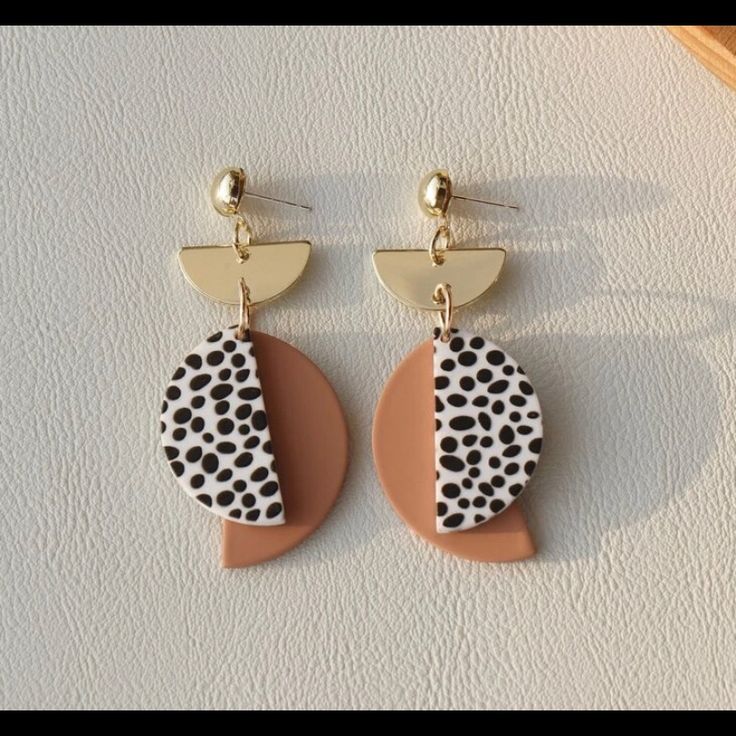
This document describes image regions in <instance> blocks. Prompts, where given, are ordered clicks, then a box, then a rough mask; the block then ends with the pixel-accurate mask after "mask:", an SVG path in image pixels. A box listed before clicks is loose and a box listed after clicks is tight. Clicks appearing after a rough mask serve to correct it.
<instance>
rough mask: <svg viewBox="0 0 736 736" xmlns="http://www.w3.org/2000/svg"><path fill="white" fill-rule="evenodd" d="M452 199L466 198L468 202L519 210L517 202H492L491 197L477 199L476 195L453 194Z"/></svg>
mask: <svg viewBox="0 0 736 736" xmlns="http://www.w3.org/2000/svg"><path fill="white" fill-rule="evenodd" d="M452 199H464V200H465V201H466V202H478V203H480V204H490V205H492V206H493V207H506V208H508V209H510V210H518V209H519V208H518V207H517V206H516V205H515V204H503V203H501V202H492V201H491V200H490V199H476V198H475V197H464V196H462V195H460V194H453V195H452Z"/></svg>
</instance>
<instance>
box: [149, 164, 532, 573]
mask: <svg viewBox="0 0 736 736" xmlns="http://www.w3.org/2000/svg"><path fill="white" fill-rule="evenodd" d="M211 197H212V203H213V205H214V207H215V209H216V210H217V211H218V212H219V213H220V214H221V215H223V216H226V217H228V218H230V219H231V220H232V222H233V236H232V241H231V243H229V244H224V245H206V246H190V247H185V248H182V249H181V250H180V252H179V264H180V266H181V269H182V271H183V273H184V275H185V276H186V278H187V280H188V281H189V282H190V283H191V284H192V285H193V286H194V287H195V288H196V289H197V290H199V291H200V292H201V293H202V294H204V295H205V296H207V297H210V298H212V299H215V300H217V301H220V302H224V303H227V304H233V305H238V307H239V313H238V314H239V319H238V322H237V324H234V325H232V326H230V327H227V328H225V329H222V330H219V331H217V332H215V333H214V334H212V335H210V336H209V337H207V338H206V339H205V340H204V341H203V342H202V343H200V345H198V346H197V347H196V348H194V350H192V351H191V352H190V353H189V354H188V355H187V357H186V358H185V359H184V361H183V363H182V364H181V365H180V366H179V367H178V368H177V369H176V371H175V372H174V374H173V377H172V379H171V381H170V383H169V385H168V387H167V389H166V397H165V399H164V402H163V406H162V410H161V435H162V443H163V446H164V450H165V452H166V457H167V459H168V461H169V466H170V467H171V470H172V472H173V473H174V475H175V476H176V478H177V481H178V482H179V484H180V486H181V487H182V488H183V490H184V491H185V492H186V493H187V494H188V495H189V496H191V497H192V498H194V499H196V500H197V501H198V502H199V504H200V505H201V506H203V507H204V508H206V509H208V510H209V511H211V512H212V513H215V514H216V515H218V516H220V517H221V518H222V520H223V522H222V523H223V543H222V565H223V566H224V567H244V566H247V565H252V564H256V563H259V562H262V561H265V560H267V559H271V558H273V557H276V556H278V555H280V554H283V553H284V552H286V551H287V550H289V549H291V548H292V547H294V546H296V545H297V544H299V543H300V542H301V541H303V540H304V539H305V538H306V537H307V536H309V535H310V534H311V533H312V532H313V531H314V530H315V529H316V528H317V527H318V526H319V524H320V523H321V522H322V521H323V519H324V518H325V517H326V516H327V514H328V513H329V511H330V509H331V507H332V506H333V504H334V502H335V501H336V499H337V496H338V495H339V493H340V490H341V487H342V484H343V481H344V477H345V473H346V470H347V465H348V432H347V425H346V422H345V418H344V415H343V411H342V408H341V406H340V402H339V400H338V398H337V396H336V394H335V392H334V390H333V389H332V387H331V386H330V384H329V382H328V380H327V379H326V378H325V377H324V375H323V374H322V373H321V372H320V370H319V369H318V368H317V367H316V366H315V365H314V364H313V363H312V362H311V361H310V360H309V359H308V358H307V357H306V356H304V355H303V354H302V353H301V352H299V351H298V350H297V349H296V348H294V347H293V346H291V345H289V344H287V343H285V342H283V341H281V340H279V339H277V338H275V337H272V336H271V335H267V334H265V333H262V332H256V331H254V330H252V329H251V310H252V308H253V307H255V306H256V305H258V304H261V303H263V302H266V301H269V300H271V299H274V298H276V297H277V296H279V295H280V294H282V293H283V292H284V291H286V289H288V288H289V286H291V285H292V284H293V283H294V282H295V281H296V280H298V278H299V277H300V276H301V274H302V273H303V271H304V269H305V267H306V265H307V261H308V260H309V255H310V251H311V244H310V243H309V242H308V241H288V242H258V243H256V242H254V240H253V234H252V230H251V227H250V225H249V223H248V222H247V220H246V219H245V217H244V216H243V214H242V202H243V199H244V198H245V197H257V198H262V199H268V200H271V201H276V202H281V203H283V204H287V205H291V206H296V207H302V208H304V209H309V208H308V207H306V206H304V205H298V204H296V203H294V202H288V201H285V200H277V199H275V198H273V197H266V196H265V195H260V194H255V193H253V192H250V191H248V190H247V189H246V178H245V174H244V172H243V170H242V169H226V170H225V171H223V172H221V173H220V174H219V175H218V176H217V177H216V178H215V181H214V183H213V186H212V192H211ZM454 199H469V200H471V201H478V202H482V203H485V204H492V205H497V206H510V205H500V204H499V203H497V202H490V201H488V200H477V199H473V198H470V197H464V196H461V195H457V194H454V193H453V190H452V182H451V180H450V178H449V176H448V174H447V172H446V171H442V170H438V171H434V172H432V173H431V174H429V175H428V176H427V177H425V178H424V180H423V181H422V183H421V185H420V189H419V202H420V206H421V208H422V209H423V211H424V212H425V213H426V214H427V215H429V216H431V217H434V218H436V219H437V228H436V230H435V233H434V236H433V237H432V239H431V241H430V244H429V247H428V248H427V249H419V250H381V251H376V252H375V253H374V254H373V264H374V267H375V270H376V273H377V275H378V278H379V280H380V281H381V283H382V284H383V286H384V287H385V288H386V290H387V291H388V292H389V293H390V294H391V295H392V296H394V297H395V298H396V299H398V300H399V301H401V302H402V303H404V304H406V305H408V306H410V307H413V308H415V309H420V310H425V311H430V312H433V313H436V314H438V316H439V327H436V328H435V329H434V332H433V335H432V338H431V339H430V340H428V341H426V342H425V343H422V344H421V345H419V346H418V347H417V348H416V349H415V350H414V351H413V352H412V353H410V354H409V355H408V356H407V357H406V358H405V359H404V360H403V361H402V363H401V364H400V365H399V366H398V367H397V369H396V370H395V372H394V373H393V375H392V376H391V378H390V379H389V381H388V382H387V384H386V387H385V390H384V393H383V395H382V397H381V400H380V402H379V404H378V407H377V409H376V414H375V418H374V424H373V451H374V457H375V462H376V467H377V470H378V474H379V477H380V479H381V483H382V485H383V486H384V489H385V491H386V494H387V495H388V497H389V499H390V501H391V502H392V504H393V505H394V508H395V509H396V510H397V512H398V513H399V515H400V516H401V517H402V518H403V519H404V520H405V521H406V522H407V523H408V524H409V525H410V526H411V527H412V528H413V529H414V530H415V531H416V532H418V533H419V534H420V535H421V536H423V537H424V538H426V539H427V540H428V541H430V542H431V543H433V544H435V545H436V546H438V547H441V548H443V549H445V550H446V551H449V552H451V553H453V554H456V555H458V556H461V557H465V558H468V559H473V560H479V561H507V560H515V559H523V558H525V557H528V556H530V555H532V554H533V553H534V547H533V544H532V542H531V539H530V537H529V534H528V532H527V529H526V525H525V523H524V519H523V516H522V515H521V513H520V511H519V509H518V506H512V504H513V502H514V501H515V500H516V498H517V497H518V496H519V494H520V493H521V491H522V490H523V489H524V487H525V485H526V484H527V482H528V480H529V478H530V476H531V475H532V473H533V471H534V469H535V467H536V463H537V460H538V456H539V453H540V451H541V444H542V418H541V409H540V406H539V400H538V398H537V396H536V394H535V392H534V389H533V388H532V386H531V383H530V382H529V380H528V378H527V376H526V374H525V373H524V371H523V370H522V369H521V367H520V366H519V365H518V364H517V363H516V361H515V360H514V359H513V358H512V357H511V356H509V355H508V353H506V352H505V351H504V350H502V349H501V348H500V347H498V346H497V345H495V344H494V343H492V342H491V341H490V340H488V339H487V338H484V337H481V336H478V335H474V334H471V333H469V332H467V331H465V330H461V329H459V328H457V327H455V326H454V317H455V312H456V310H457V309H458V308H459V307H462V306H464V305H466V304H469V303H470V302H473V301H475V300H476V299H478V298H480V297H481V296H482V295H483V294H484V293H485V292H486V291H487V290H488V289H489V288H490V287H491V286H492V285H493V283H494V282H495V281H496V279H497V277H498V275H499V273H500V271H501V268H502V266H503V263H504V260H505V251H503V250H502V249H500V248H455V247H454V245H455V242H454V237H453V233H452V229H451V225H450V218H449V211H450V205H451V203H452V201H453V200H454ZM502 512H503V513H502ZM496 517H498V518H496Z"/></svg>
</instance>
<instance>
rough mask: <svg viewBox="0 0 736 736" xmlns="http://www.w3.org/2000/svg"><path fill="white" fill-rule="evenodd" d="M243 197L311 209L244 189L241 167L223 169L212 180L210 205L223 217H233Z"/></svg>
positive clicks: (307, 206) (310, 209)
mask: <svg viewBox="0 0 736 736" xmlns="http://www.w3.org/2000/svg"><path fill="white" fill-rule="evenodd" d="M243 197H252V198H253V199H265V200H267V201H268V202H278V203H279V204H284V205H286V206H287V207H299V208H300V209H302V210H307V211H308V212H311V211H312V208H311V207H310V206H309V205H306V204H299V203H298V202H291V201H289V200H288V199H278V198H277V197H269V196H267V195H265V194H258V193H257V192H251V191H248V190H247V189H246V178H245V171H243V169H241V168H227V169H223V170H222V171H221V172H220V173H219V174H217V176H216V177H215V178H214V181H213V182H212V189H211V190H210V198H211V199H212V206H213V207H214V208H215V209H216V210H217V211H218V212H219V213H220V214H221V215H223V216H224V217H233V216H234V215H237V214H238V213H239V210H240V205H241V203H242V201H243Z"/></svg>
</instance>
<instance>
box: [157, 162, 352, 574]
mask: <svg viewBox="0 0 736 736" xmlns="http://www.w3.org/2000/svg"><path fill="white" fill-rule="evenodd" d="M247 195H248V193H247V192H246V190H245V175H244V173H243V171H242V170H241V169H227V170H225V171H223V172H222V173H221V174H219V175H218V177H217V178H216V179H215V183H214V185H213V189H212V199H213V204H214V206H215V208H216V209H217V211H218V212H219V213H220V214H222V215H225V216H228V217H231V218H233V219H234V221H235V232H234V238H233V242H232V243H231V244H225V245H205V246H193V247H186V248H183V249H182V250H181V251H180V253H179V264H180V266H181V269H182V272H183V273H184V275H185V276H186V278H187V280H188V281H189V282H190V283H191V284H192V285H193V286H194V287H195V288H196V289H197V290H198V291H199V292H201V293H202V294H204V295H205V296H208V297H210V298H212V299H215V300H217V301H221V302H225V303H228V304H239V307H240V319H239V322H238V324H237V325H235V326H232V327H228V328H226V329H222V330H219V331H217V332H215V333H214V334H211V335H210V336H209V337H208V338H206V339H205V340H203V341H202V342H201V343H200V344H199V345H198V346H197V347H196V348H194V349H193V350H192V351H191V352H189V354H188V355H187V356H186V358H184V360H183V361H182V363H181V364H180V365H179V367H178V368H176V370H175V371H174V373H173V375H172V378H171V380H170V382H169V384H168V386H167V388H166V392H165V398H164V401H163V404H162V408H161V417H160V428H161V442H162V445H163V448H164V452H165V454H166V459H167V460H168V463H169V467H170V468H171V471H172V473H173V474H174V476H175V478H176V481H177V483H178V485H179V486H180V487H181V489H182V490H183V491H184V492H185V493H186V495H187V496H189V497H190V498H192V499H194V500H195V501H196V502H197V503H198V505H199V507H200V508H202V509H204V510H206V511H209V512H210V513H211V514H215V515H216V516H218V517H220V519H221V520H222V560H221V561H222V566H223V567H245V566H248V565H254V564H257V563H259V562H263V561H265V560H268V559H271V558H273V557H277V556H279V555H281V554H283V553H284V552H286V551H287V550H289V549H291V548H292V547H295V546H296V545H297V544H299V543H300V542H302V541H303V540H304V539H306V538H307V537H308V536H309V535H310V534H311V533H312V532H314V530H315V529H316V528H317V527H318V526H319V525H320V523H321V522H322V521H323V520H324V518H325V517H326V516H327V514H328V513H329V511H330V509H331V508H332V505H333V504H334V502H335V501H336V499H337V496H338V494H339V492H340V490H341V487H342V483H343V480H344V477H345V472H346V470H347V460H348V439H347V426H346V423H345V418H344V416H343V412H342V407H341V406H340V402H339V400H338V398H337V396H336V395H335V392H334V390H333V389H332V387H331V386H330V384H329V382H328V381H327V379H326V378H325V376H324V375H323V374H322V373H321V372H320V370H319V369H318V368H317V366H315V365H314V363H312V362H311V361H310V360H309V359H308V358H306V357H305V356H304V355H302V353H300V352H299V351H298V350H297V349H296V348H294V347H293V346H291V345H288V344H287V343H285V342H283V341H281V340H278V339H277V338H275V337H272V336H270V335H266V334H265V333H262V332H256V331H253V330H252V329H251V311H252V308H253V307H254V306H256V305H257V304H260V303H262V302H265V301H268V300H270V299H273V298H275V297H276V296H278V295H280V294H281V293H282V292H283V291H285V290H286V289H287V288H288V287H289V286H290V285H291V284H292V283H293V282H294V281H295V280H296V279H298V278H299V276H300V275H301V273H302V272H303V270H304V268H305V265H306V263H307V260H308V258H309V253H310V250H311V244H310V243H309V242H308V241H293V242H274V243H253V242H251V232H250V228H249V226H248V224H247V223H246V221H245V219H244V218H243V216H242V214H240V210H239V208H240V204H241V199H242V197H244V196H247Z"/></svg>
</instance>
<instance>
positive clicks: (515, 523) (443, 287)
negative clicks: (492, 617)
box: [373, 170, 542, 562]
mask: <svg viewBox="0 0 736 736" xmlns="http://www.w3.org/2000/svg"><path fill="white" fill-rule="evenodd" d="M454 199H465V200H469V201H475V202H481V203H483V204H489V205H494V206H501V207H512V206H511V205H503V204H500V203H498V202H492V201H489V200H479V199H474V198H471V197H465V196H461V195H457V194H454V193H453V189H452V182H451V180H450V177H449V175H448V173H447V172H446V171H444V170H437V171H433V172H431V173H430V174H428V175H427V176H426V177H425V178H424V179H423V180H422V183H421V185H420V189H419V204H420V207H421V208H422V210H423V211H424V212H425V214H427V215H428V216H430V217H433V218H436V220H437V228H436V230H435V233H434V236H433V238H432V240H431V242H430V245H429V249H428V251H427V250H426V249H421V250H379V251H376V252H375V253H374V254H373V265H374V267H375V270H376V274H377V275H378V278H379V280H380V282H381V283H382V285H383V286H384V288H385V289H386V290H387V291H388V292H389V293H390V294H391V295H392V296H393V297H394V298H396V299H398V300H399V301H400V302H402V303H404V304H406V305H408V306H410V307H413V308H415V309H420V310H426V311H430V312H432V313H435V314H437V315H438V317H439V325H440V326H439V327H437V328H435V330H434V333H433V337H432V339H431V340H428V341H426V342H424V343H422V344H421V345H419V346H418V347H417V348H416V349H415V350H414V351H413V352H412V353H410V354H409V355H408V356H407V357H406V358H405V359H404V360H403V361H402V363H401V364H400V365H399V366H398V367H397V368H396V370H395V372H394V373H393V375H392V376H391V378H390V379H389V380H388V382H387V384H386V387H385V389H384V392H383V395H382V397H381V399H380V401H379V404H378V407H377V409H376V413H375V417H374V423H373V453H374V458H375V462H376V467H377V470H378V474H379V477H380V480H381V483H382V485H383V487H384V490H385V492H386V494H387V495H388V497H389V499H390V501H391V502H392V504H393V506H394V507H395V509H396V511H397V512H398V513H399V515H400V516H401V517H402V518H403V519H404V521H405V522H406V523H407V524H408V525H409V526H410V527H412V528H413V529H414V530H415V531H416V532H418V533H419V534H420V535H421V536H423V537H424V538H426V539H427V540H428V541H430V542H431V543H433V544H435V545H436V546H438V547H440V548H442V549H444V550H446V551H448V552H451V553H453V554H456V555H458V556H460V557H465V558H467V559H472V560H478V561H487V562H491V561H510V560H517V559H523V558H525V557H529V556H531V555H533V554H534V545H533V543H532V540H531V537H530V535H529V532H528V530H527V527H526V523H525V521H524V518H523V516H522V514H521V511H520V509H519V506H518V504H517V505H512V504H513V503H514V501H515V500H516V499H517V498H518V497H519V494H520V493H521V492H522V490H523V489H524V487H525V486H526V484H527V482H528V481H529V478H530V477H531V475H532V473H533V472H534V469H535V467H536V465H537V460H538V458H539V453H540V451H541V447H542V415H541V408H540V406H539V400H538V398H537V395H536V393H535V391H534V389H533V388H532V385H531V383H530V381H529V379H528V377H527V376H526V374H525V373H524V371H523V370H522V368H521V367H520V366H519V364H518V363H517V362H516V361H515V360H514V359H513V358H512V357H511V356H510V355H509V354H508V353H507V352H506V351H505V350H503V349H502V348H500V347H499V346H498V345H495V344H494V343H493V342H491V341H490V340H489V339H487V338H485V337H481V336H478V335H474V334H472V333H471V332H468V331H466V330H461V329H459V328H457V327H455V326H453V324H454V321H455V313H456V310H457V309H459V308H460V307H462V306H464V305H466V304H469V303H471V302H473V301H475V300H476V299H479V298H480V297H481V296H483V294H485V293H486V291H488V289H489V288H490V287H491V286H492V285H493V283H494V282H495V281H496V279H497V278H498V275H499V273H500V271H501V268H502V266H503V263H504V260H505V257H506V253H505V251H504V250H502V249H501V248H462V249H461V248H455V247H454V245H455V243H454V237H453V233H452V230H451V227H450V219H449V208H450V205H451V203H452V201H453V200H454ZM514 209H518V208H515V207H514Z"/></svg>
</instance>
